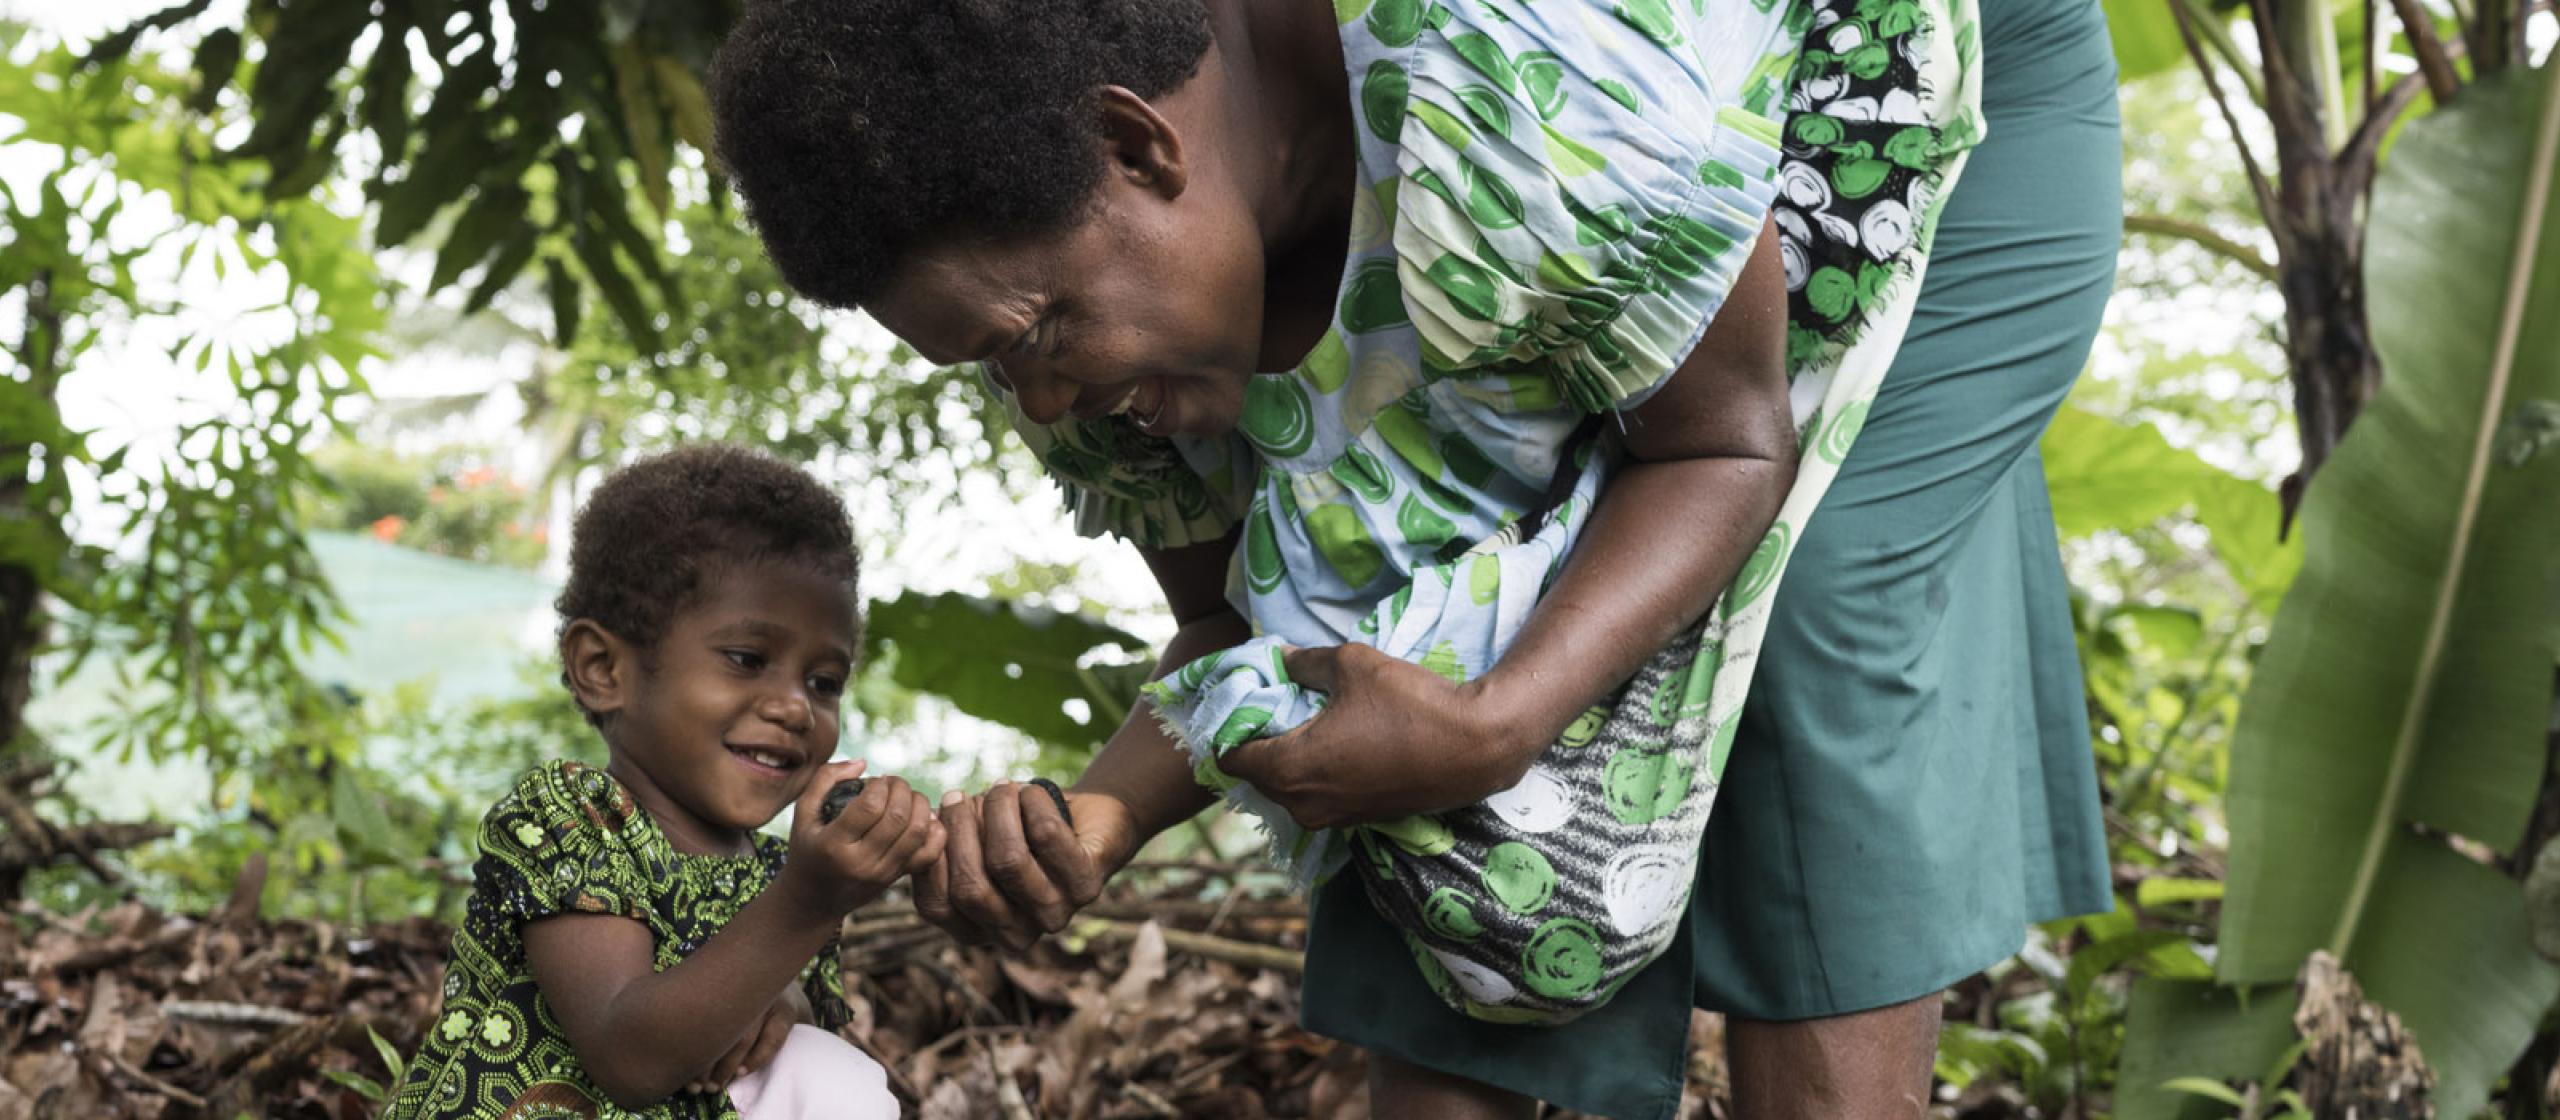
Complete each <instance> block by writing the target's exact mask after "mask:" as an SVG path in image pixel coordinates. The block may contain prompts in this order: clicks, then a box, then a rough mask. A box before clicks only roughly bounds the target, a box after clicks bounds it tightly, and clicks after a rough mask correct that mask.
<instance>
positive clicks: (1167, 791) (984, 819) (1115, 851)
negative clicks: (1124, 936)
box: [916, 533, 1251, 950]
mask: <svg viewBox="0 0 2560 1120" xmlns="http://www.w3.org/2000/svg"><path fill="white" fill-rule="evenodd" d="M1235 547H1236V536H1235V534H1233V533H1230V534H1228V535H1227V536H1225V537H1223V538H1220V539H1218V540H1215V541H1210V542H1207V543H1203V544H1197V545H1190V546H1187V547H1183V548H1173V549H1140V550H1139V552H1140V554H1141V555H1143V556H1144V557H1145V558H1146V561H1147V567H1148V569H1149V570H1150V571H1153V572H1154V573H1155V577H1156V583H1157V585H1158V586H1159V587H1161V588H1163V590H1164V596H1165V603H1166V605H1167V606H1169V607H1171V608H1172V609H1173V617H1174V621H1175V622H1176V624H1177V625H1178V626H1179V627H1180V629H1178V630H1176V631H1175V632H1174V636H1173V640H1172V641H1170V642H1167V643H1165V647H1164V653H1163V655H1162V656H1161V657H1159V658H1158V659H1157V661H1156V671H1155V676H1157V677H1161V676H1164V675H1165V674H1167V673H1171V672H1173V671H1174V670H1176V669H1179V668H1181V667H1183V666H1184V665H1187V664H1190V663H1191V661H1192V660H1194V659H1195V658H1200V657H1205V656H1208V655H1209V654H1212V653H1216V652H1218V651H1219V650H1223V649H1228V648H1231V647H1233V646H1235V645H1238V644H1240V643H1242V642H1243V641H1244V640H1245V639H1246V638H1247V637H1249V636H1250V635H1251V628H1250V627H1248V626H1246V625H1245V621H1244V619H1243V618H1242V617H1240V616H1238V615H1237V614H1236V612H1235V608H1233V607H1232V606H1230V605H1228V603H1227V598H1226V578H1227V563H1228V558H1229V557H1230V556H1232V555H1233V554H1234V552H1235ZM1028 788H1029V787H1027V786H1024V785H1021V784H1018V783H1013V782H1006V783H1002V784H999V785H997V786H995V787H993V788H991V789H989V790H987V791H986V792H985V793H984V794H981V795H979V796H977V797H964V796H962V795H960V794H959V792H958V791H953V792H952V793H949V794H945V795H944V797H943V802H942V820H943V824H944V825H945V827H946V831H948V832H949V834H950V836H951V841H950V846H949V848H948V850H947V851H946V852H945V853H944V856H943V860H942V862H941V864H940V865H939V866H937V867H935V868H934V869H933V870H932V871H930V872H928V873H926V874H923V875H919V876H917V877H916V910H917V912H918V913H920V914H922V915H923V916H924V918H925V920H926V921H929V922H932V923H933V924H935V925H938V926H941V927H942V928H944V929H946V930H948V931H950V932H951V934H952V936H953V937H955V938H958V939H959V940H961V941H962V942H964V943H970V944H978V943H984V942H987V941H1000V942H1002V943H1004V944H1005V945H1007V946H1009V947H1011V948H1014V949H1017V950H1018V949H1025V948H1028V947H1030V945H1031V943H1032V942H1033V941H1035V940H1038V939H1039V937H1040V935H1042V934H1044V933H1054V932H1056V931H1058V930H1060V929H1064V928H1066V924H1067V920H1068V919H1069V918H1072V917H1074V916H1075V912H1076V911H1077V910H1080V909H1082V908H1083V907H1084V906H1085V905H1086V904H1088V903H1091V902H1092V901H1093V900H1094V899H1095V898H1098V897H1100V896H1101V894H1102V884H1103V883H1104V882H1105V881H1106V880H1108V879H1110V877H1111V876H1112V874H1113V873H1115V872H1117V871H1119V870H1120V868H1121V867H1122V866H1123V865H1125V864H1127V863H1128V862H1129V860H1130V859H1131V858H1132V857H1134V856H1135V855H1137V852H1138V849H1139V848H1141V847H1143V846H1145V844H1146V842H1147V841H1148V840H1149V839H1151V838H1153V837H1154V836H1155V835H1156V834H1157V833H1160V832H1163V831H1164V830H1166V829H1168V828H1171V827H1173V826H1175V825H1177V824H1180V823H1182V822H1183V821H1185V820H1189V819H1190V818H1191V817H1192V816H1193V815H1194V814H1196V813H1198V812H1199V811H1200V810H1202V809H1205V808H1207V807H1208V806H1209V803H1210V801H1211V797H1210V794H1209V792H1208V791H1207V790H1205V789H1203V788H1201V786H1200V784H1199V783H1198V782H1197V781H1195V780H1193V778H1192V776H1191V763H1190V761H1189V760H1188V758H1187V757H1186V756H1185V755H1184V754H1183V752H1182V748H1181V746H1180V745H1179V744H1178V743H1176V742H1174V740H1173V739H1172V738H1171V737H1170V736H1168V735H1166V734H1165V731H1164V727H1163V725H1161V724H1160V723H1158V722H1157V720H1156V715H1155V705H1154V704H1153V703H1151V702H1149V701H1147V700H1145V699H1140V700H1139V701H1138V703H1137V705H1136V707H1134V708H1132V709H1131V710H1130V712H1129V718H1128V719H1126V720H1124V721H1122V723H1121V725H1120V730H1118V731H1117V732H1114V733H1113V734H1112V736H1111V740H1110V741H1109V742H1107V743H1105V744H1103V747H1102V751H1101V753H1100V754H1098V755H1096V756H1095V757H1094V760H1093V762H1092V764H1091V765H1089V766H1087V767H1086V768H1085V772H1084V776H1083V777H1081V778H1078V779H1077V780H1076V783H1075V786H1074V788H1072V789H1071V790H1069V791H1068V793H1067V805H1068V811H1069V812H1070V813H1072V814H1073V815H1074V817H1075V823H1074V825H1073V826H1072V827H1070V826H1069V825H1068V823H1067V821H1066V820H1065V819H1063V818H1061V817H1060V816H1059V815H1058V811H1057V807H1056V806H1055V805H1054V804H1053V803H1052V802H1051V801H1050V800H1049V798H1048V797H1047V796H1045V795H1038V794H1033V795H1030V796H1025V791H1026V790H1027V789H1028Z"/></svg>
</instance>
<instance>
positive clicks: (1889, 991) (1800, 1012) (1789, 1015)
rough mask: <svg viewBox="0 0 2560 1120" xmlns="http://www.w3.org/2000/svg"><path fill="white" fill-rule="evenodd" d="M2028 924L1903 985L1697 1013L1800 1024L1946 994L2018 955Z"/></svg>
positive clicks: (1707, 1005)
mask: <svg viewBox="0 0 2560 1120" xmlns="http://www.w3.org/2000/svg"><path fill="white" fill-rule="evenodd" d="M2055 916H2056V917H2068V916H2070V915H2055ZM2038 920H2039V921H2042V920H2045V919H2038ZM2032 924H2033V923H2032V922H2026V923H2020V924H2019V926H2018V931H2017V933H2016V935H2015V936H2013V937H2010V938H2008V939H2007V940H2005V941H2002V942H2000V944H2001V945H2002V946H2004V947H2003V948H2001V949H1999V950H1998V951H1996V952H1985V953H1980V954H1955V955H1954V956H1955V960H1956V961H1958V962H1959V963H1957V964H1953V965H1949V966H1948V967H1946V968H1942V969H1939V970H1937V971H1935V972H1930V973H1924V974H1922V975H1923V977H1924V978H1923V979H1922V980H1920V981H1917V982H1914V983H1911V984H1909V985H1907V986H1896V987H1879V988H1871V989H1867V990H1865V991H1861V992H1858V993H1857V994H1855V995H1850V996H1846V997H1836V998H1831V999H1824V1000H1811V999H1802V1000H1795V1001H1791V1002H1790V1003H1788V1004H1787V1005H1786V1006H1783V1007H1776V1008H1766V1007H1762V1008H1752V1009H1748V1010H1743V1009H1737V1008H1732V1007H1719V1006H1715V1005H1714V1004H1713V1002H1712V1001H1706V1000H1701V1001H1699V1003H1698V1005H1697V1006H1698V1009H1699V1010H1701V1011H1712V1012H1715V1013H1716V1014H1719V1015H1722V1016H1724V1017H1725V1018H1727V1019H1745V1020H1750V1021H1752V1022H1760V1023H1801V1022H1805V1021H1807V1020H1812V1019H1836V1018H1839V1017H1840V1016H1843V1015H1855V1014H1858V1013H1859V1012H1862V1011H1873V1010H1876V1009H1877V1008H1880V1007H1891V1006H1893V1005H1895V1004H1899V1003H1909V1002H1911V1001H1912V1000H1915V999H1920V998H1922V997H1924V996H1928V995H1930V994H1932V993H1935V992H1943V991H1946V990H1947V989H1949V988H1952V987H1954V986H1956V985H1957V984H1959V983H1962V982H1963V981H1964V978H1965V977H1968V976H1971V975H1973V974H1974V973H1977V972H1980V971H1982V970H1984V969H1986V968H1989V967H1991V966H1992V965H1995V964H1998V963H2000V962H2001V961H2004V960H2007V959H2009V958H2010V957H2014V956H2016V955H2018V950H2020V949H2022V948H2024V947H2026V944H2027V926H2028V925H2032Z"/></svg>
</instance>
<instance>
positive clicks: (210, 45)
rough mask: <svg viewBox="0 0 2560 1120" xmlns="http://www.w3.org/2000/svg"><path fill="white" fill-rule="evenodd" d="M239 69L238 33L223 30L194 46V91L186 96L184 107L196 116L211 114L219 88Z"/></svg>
mask: <svg viewBox="0 0 2560 1120" xmlns="http://www.w3.org/2000/svg"><path fill="white" fill-rule="evenodd" d="M239 69H240V32H239V30H238V29H237V28H230V27H224V28H220V29H217V30H215V31H214V32H212V33H211V34H208V35H206V36H205V37H204V41H203V42H201V43H198V44H196V88H195V92H193V93H190V94H188V95H187V108H188V109H190V110H193V111H195V112H198V113H210V112H212V111H213V106H214V99H215V98H217V97H219V96H221V94H222V87H224V86H227V85H230V84H231V75H232V74H233V73H234V72H236V71H238V70H239Z"/></svg>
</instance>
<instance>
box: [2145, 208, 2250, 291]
mask: <svg viewBox="0 0 2560 1120" xmlns="http://www.w3.org/2000/svg"><path fill="white" fill-rule="evenodd" d="M2124 231H2125V232H2126V233H2138V234H2143V235H2145V236H2149V237H2170V238H2176V239H2178V240H2181V241H2185V242H2188V243H2190V244H2193V245H2195V246H2196V247H2197V248H2200V249H2204V250H2207V251H2209V252H2211V253H2213V254H2215V255H2216V256H2220V257H2223V258H2225V259H2227V260H2230V261H2231V262H2233V263H2235V264H2238V265H2240V266H2241V267H2243V268H2246V269H2248V270H2249V271H2250V272H2251V273H2252V274H2254V275H2256V276H2257V277H2258V278H2259V279H2261V280H2265V281H2267V282H2268V283H2270V284H2272V283H2275V282H2276V280H2277V279H2278V275H2277V273H2276V265H2275V262H2274V261H2271V260H2268V259H2267V258H2265V257H2262V256H2259V255H2258V251H2257V250H2256V249H2254V248H2252V247H2250V246H2247V245H2243V244H2241V243H2240V242H2237V241H2234V240H2232V239H2230V238H2228V237H2224V236H2223V235H2221V234H2219V233H2215V232H2214V231H2213V229H2212V228H2211V227H2209V226H2206V225H2205V224H2204V223H2202V222H2190V221H2186V220H2184V219H2181V218H2172V217H2169V216H2167V215H2165V214H2127V215H2125V216H2124Z"/></svg>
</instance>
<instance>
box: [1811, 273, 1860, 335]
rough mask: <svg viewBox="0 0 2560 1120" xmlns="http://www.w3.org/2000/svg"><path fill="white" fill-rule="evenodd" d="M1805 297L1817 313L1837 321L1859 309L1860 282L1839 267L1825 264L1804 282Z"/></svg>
mask: <svg viewBox="0 0 2560 1120" xmlns="http://www.w3.org/2000/svg"><path fill="white" fill-rule="evenodd" d="M1804 298H1805V302H1806V303H1808V304H1811V305H1812V306H1813V310H1814V313H1815V314H1817V315H1820V316H1822V317H1823V318H1825V319H1829V320H1831V321H1833V322H1835V323H1836V322H1839V321H1840V320H1842V319H1846V318H1848V317H1849V313H1850V312H1851V311H1854V310H1856V309H1857V306H1858V282H1857V281H1856V280H1853V279H1850V277H1849V274H1848V273H1847V272H1844V271H1842V270H1841V269H1839V268H1838V267H1836V266H1833V265H1824V266H1822V267H1821V268H1818V269H1815V270H1814V273H1813V276H1812V277H1811V278H1810V279H1807V280H1806V281H1805V282H1804Z"/></svg>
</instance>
